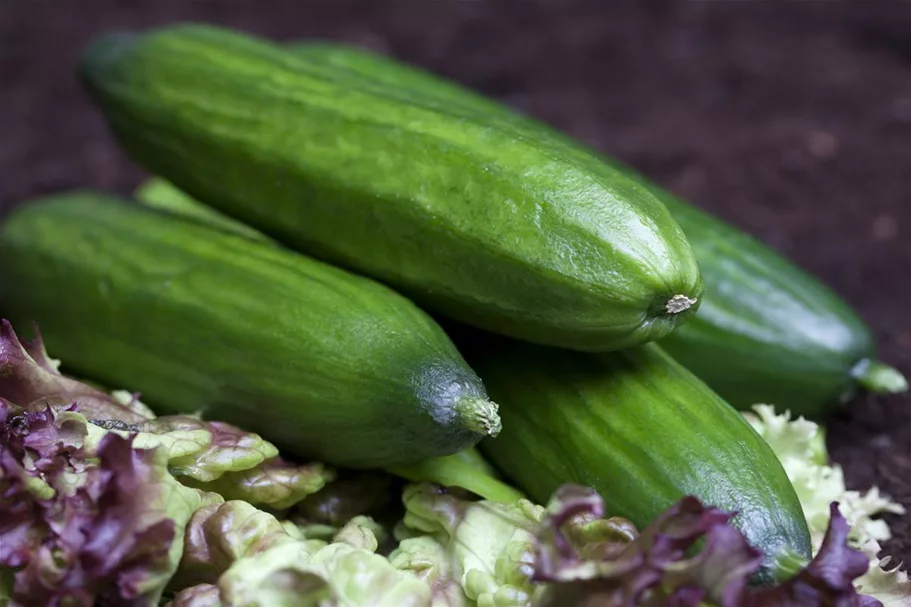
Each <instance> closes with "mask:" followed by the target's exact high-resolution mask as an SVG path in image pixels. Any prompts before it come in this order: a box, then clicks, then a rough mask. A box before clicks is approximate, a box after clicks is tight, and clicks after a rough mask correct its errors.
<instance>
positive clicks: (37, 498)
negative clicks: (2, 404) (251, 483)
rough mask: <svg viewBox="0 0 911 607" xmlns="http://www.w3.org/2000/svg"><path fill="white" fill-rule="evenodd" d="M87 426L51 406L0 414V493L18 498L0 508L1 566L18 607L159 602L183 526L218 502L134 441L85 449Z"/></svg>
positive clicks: (113, 439) (110, 440)
mask: <svg viewBox="0 0 911 607" xmlns="http://www.w3.org/2000/svg"><path fill="white" fill-rule="evenodd" d="M88 426H89V424H88V422H87V420H86V419H85V417H84V416H82V415H81V414H79V413H76V412H73V411H59V412H58V411H55V410H54V409H52V408H50V407H48V408H47V409H45V410H44V411H41V412H28V411H21V410H18V411H17V410H12V409H8V408H4V410H3V411H2V413H0V442H2V444H3V446H4V449H3V450H2V452H0V453H2V457H0V492H2V494H3V495H4V497H11V496H15V499H13V500H8V499H3V500H2V501H0V521H3V523H2V524H0V544H2V546H3V550H2V553H0V566H3V567H9V568H12V569H14V570H15V573H14V576H13V585H12V591H11V600H12V602H13V603H14V604H15V603H24V604H48V605H50V604H58V603H65V604H72V605H88V606H90V605H94V604H96V603H104V604H111V605H118V604H123V605H126V604H129V605H155V604H157V602H158V600H159V598H160V597H161V595H162V592H163V591H164V587H165V585H166V584H167V582H168V580H169V579H170V577H171V575H172V574H173V572H174V570H175V569H176V566H177V562H178V559H179V557H180V554H181V551H182V546H183V541H182V537H183V534H182V531H183V527H184V525H185V524H186V522H187V521H188V520H189V518H190V515H191V514H192V512H193V511H194V510H195V509H197V508H199V507H200V506H202V505H203V504H204V503H206V502H207V501H211V500H217V499H218V498H217V496H210V495H206V494H203V493H202V492H199V491H197V490H194V489H190V488H188V487H184V486H183V485H181V484H180V483H178V482H177V481H176V480H174V478H173V477H171V475H170V474H168V472H167V467H166V457H165V455H164V454H163V453H162V452H161V451H158V450H144V449H135V448H134V447H133V445H132V441H131V440H130V439H124V438H121V437H120V436H117V435H115V434H109V435H107V436H105V437H104V438H103V439H102V440H101V441H100V442H99V443H98V444H97V448H95V449H88V448H86V445H85V441H84V439H85V438H86V437H87V436H88V432H87V428H88ZM80 428H81V430H80ZM30 479H31V480H36V479H37V480H38V481H39V482H37V483H35V482H30Z"/></svg>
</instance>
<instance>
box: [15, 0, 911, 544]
mask: <svg viewBox="0 0 911 607" xmlns="http://www.w3.org/2000/svg"><path fill="white" fill-rule="evenodd" d="M177 20H202V21H211V22H216V23H221V24H225V25H229V26H234V27H239V28H243V29H246V30H249V31H252V32H257V33H260V34H264V35H268V36H270V37H274V38H277V39H280V40H288V39H293V38H297V37H319V38H331V39H337V40H344V41H348V42H351V43H355V44H360V45H364V46H367V47H371V48H373V49H375V50H379V51H383V52H386V53H389V54H391V55H393V56H395V57H398V58H400V59H403V60H407V61H410V62H413V63H416V64H418V65H421V66H423V67H426V68H429V69H431V70H433V71H435V72H437V73H440V74H442V75H445V76H448V77H450V78H452V79H454V80H457V81H460V82H462V83H464V84H467V85H468V86H471V87H473V88H475V89H478V90H480V91H483V92H485V93H487V94H489V95H491V96H494V97H497V98H499V99H502V100H503V101H505V102H507V103H509V104H512V105H514V106H516V107H518V108H520V109H522V110H524V111H526V112H529V113H531V114H534V115H536V116H538V117H539V118H542V119H544V120H546V121H548V122H550V123H552V124H555V125H557V126H559V127H561V128H563V129H564V130H566V131H568V132H569V133H571V134H573V135H575V136H577V137H579V138H580V139H582V140H585V141H586V142H589V143H591V144H593V145H594V146H596V147H597V148H600V149H601V150H603V151H606V152H608V153H610V154H613V155H615V156H617V157H619V158H620V159H622V160H624V161H626V162H627V163H630V164H632V165H633V166H635V167H637V168H638V169H639V170H640V171H642V172H644V173H645V174H647V175H649V176H651V177H652V178H653V179H655V180H656V181H657V182H658V183H661V184H663V185H665V186H667V187H668V188H670V189H672V190H674V191H676V192H677V193H679V194H681V195H683V196H684V197H685V198H687V199H689V200H692V201H694V202H696V203H698V204H700V205H703V206H704V207H706V208H708V209H711V210H712V211H714V212H716V213H717V214H719V215H720V216H722V217H724V218H726V219H728V220H730V221H731V222H733V223H735V224H738V225H740V226H742V227H743V228H744V229H746V230H748V231H749V232H752V233H753V234H755V235H757V236H758V237H760V238H761V239H762V240H764V241H765V242H767V243H768V244H770V245H772V246H774V247H776V248H778V249H779V250H781V251H783V252H784V253H785V254H787V255H788V256H789V257H791V258H792V259H793V260H795V261H796V262H798V263H799V264H801V265H802V266H803V267H805V268H807V269H809V270H810V271H812V272H814V273H816V274H817V275H819V276H820V277H822V278H823V279H824V280H825V281H827V282H828V283H829V284H830V285H831V286H832V287H833V288H834V289H835V290H836V291H837V292H838V293H840V294H841V295H842V296H844V297H845V298H846V299H847V300H848V301H850V302H851V303H852V304H853V305H854V306H856V307H857V309H858V310H859V311H860V313H861V315H862V316H863V317H864V318H865V319H866V320H867V321H868V322H869V324H870V325H871V326H872V327H873V329H874V330H875V332H876V334H877V336H878V339H879V343H880V348H881V354H882V358H883V359H884V360H886V361H888V362H889V363H892V364H895V365H897V366H898V367H899V368H900V369H902V370H903V371H904V372H905V373H906V374H911V314H909V304H911V244H909V242H908V241H909V236H911V205H909V192H911V5H903V4H902V3H898V2H895V3H887V2H883V3H879V4H877V3H867V2H856V3H850V2H818V3H793V4H788V5H784V4H778V3H772V2H688V3H671V2H645V1H643V2H640V3H637V4H635V5H633V4H631V3H630V4H623V3H607V2H596V1H592V2H572V1H570V0H566V1H559V0H550V1H544V2H522V3H509V4H507V3H503V2H489V3H484V2H480V1H468V0H465V1H461V2H457V1H430V0H410V1H402V2H393V1H380V0H373V1H369V0H368V1H364V2H350V1H344V0H324V1H322V2H320V1H315V2H307V1H303V0H299V1H265V0H259V1H254V0H251V1H241V0H234V1H231V0H223V1H221V2H215V1H210V2H204V1H192V0H148V1H145V2H139V1H133V2H129V1H120V2H117V1H114V0H107V1H101V0H79V1H74V0H57V1H51V0H0V211H5V210H8V209H9V208H11V207H12V206H13V205H15V204H17V203H18V202H20V201H21V200H23V199H25V198H28V197H32V196H36V195H39V194H44V193H48V192H53V191H56V190H62V189H66V188H71V187H74V186H93V187H98V188H106V189H112V190H117V191H120V192H123V193H127V192H129V191H130V190H131V189H132V188H133V187H134V186H135V185H136V184H137V183H138V182H139V181H140V179H141V178H142V176H143V173H142V172H141V171H140V170H139V169H138V168H136V167H135V166H133V165H132V164H131V163H130V162H129V160H128V159H127V158H126V157H125V156H124V155H123V154H122V153H121V152H120V151H119V150H118V148H117V147H116V146H115V144H114V142H113V140H112V138H111V136H110V135H109V134H108V132H107V130H106V128H105V126H104V124H103V122H102V119H101V117H100V115H99V114H98V113H97V112H96V111H94V110H93V108H92V107H91V106H90V105H89V103H88V101H87V99H86V97H85V96H84V95H83V94H82V92H81V91H80V89H79V86H78V84H77V82H76V79H75V77H74V66H75V63H76V61H77V56H78V54H79V51H80V49H81V48H82V47H83V45H84V44H85V43H86V41H87V39H88V38H89V37H90V36H92V35H93V34H95V33H97V32H99V31H101V30H104V29H108V28H117V27H128V28H145V27H149V26H154V25H160V24H164V23H169V22H173V21H177ZM829 442H830V448H831V450H832V453H833V454H834V457H835V459H836V460H837V461H839V462H840V463H841V464H842V465H843V466H844V468H845V471H846V475H847V479H848V482H849V484H850V485H851V486H853V487H855V488H858V489H863V488H866V487H868V486H869V485H871V484H872V483H876V484H877V485H879V486H880V488H881V489H883V490H884V491H886V492H887V493H889V494H891V495H892V496H893V497H895V498H896V499H898V500H899V501H901V502H903V503H904V504H905V505H906V506H911V398H909V397H908V396H907V395H905V396H900V397H891V398H880V397H866V398H862V399H860V400H858V401H856V402H854V403H852V404H851V405H850V406H849V408H848V409H847V410H846V411H844V412H842V413H840V414H838V415H837V416H836V418H835V419H833V420H832V423H831V427H830V431H829ZM909 519H911V516H906V517H904V520H899V519H898V517H893V518H892V520H891V522H892V523H893V529H894V531H895V534H896V537H895V539H894V540H892V541H891V542H889V543H888V544H887V546H886V548H887V551H888V552H889V553H892V554H895V555H896V556H897V557H898V558H900V559H903V560H904V561H906V562H909V561H911V520H909Z"/></svg>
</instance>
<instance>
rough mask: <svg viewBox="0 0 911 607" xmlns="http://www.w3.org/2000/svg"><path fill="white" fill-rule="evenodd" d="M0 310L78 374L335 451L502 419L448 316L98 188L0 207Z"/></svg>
mask: <svg viewBox="0 0 911 607" xmlns="http://www.w3.org/2000/svg"><path fill="white" fill-rule="evenodd" d="M0 314H4V315H8V317H9V318H10V319H11V320H12V321H13V322H14V323H15V324H17V325H18V326H27V325H28V324H29V323H31V322H33V321H35V322H37V323H38V324H39V326H40V327H41V331H42V334H43V336H44V338H45V341H46V343H47V345H48V348H49V350H50V351H51V352H53V353H54V354H55V355H57V356H60V357H61V358H63V359H64V360H66V361H67V363H68V364H69V365H71V366H72V368H73V369H74V370H76V371H77V372H78V373H79V374H80V375H85V376H87V377H91V378H94V379H96V380H98V381H101V382H103V383H105V384H107V385H112V386H129V387H130V389H132V390H137V391H139V392H141V393H142V396H143V400H144V401H145V402H148V403H149V404H150V405H152V406H153V407H155V408H157V409H159V410H161V411H179V412H197V411H198V412H202V413H203V415H205V416H206V417H211V418H215V419H220V420H224V421H227V422H230V423H234V424H237V425H239V426H241V427H243V428H245V429H249V430H251V431H255V432H258V433H260V434H262V435H263V436H264V437H265V438H267V439H269V440H271V441H273V442H275V443H276V444H277V445H278V446H279V447H280V448H282V449H283V450H285V451H286V452H288V453H291V454H296V455H299V456H302V457H312V458H316V459H319V460H320V461H325V462H328V463H332V464H335V465H339V466H348V467H358V468H367V467H369V468H382V467H388V466H398V465H412V464H417V463H419V462H420V461H422V460H425V459H428V458H432V457H438V456H446V455H451V454H453V453H456V452H458V451H460V450H462V449H464V448H466V447H469V446H471V445H474V444H475V443H476V442H477V441H478V440H479V439H480V438H481V437H483V436H485V435H489V434H496V432H498V431H499V418H498V417H497V413H496V405H495V404H493V403H491V402H490V401H489V400H488V399H487V395H486V393H485V391H484V387H483V385H482V383H481V381H480V380H479V379H478V377H477V375H476V374H475V373H474V372H473V371H472V370H471V369H470V368H469V367H468V366H467V364H466V363H465V361H464V360H463V359H462V357H461V356H460V355H459V353H458V352H457V351H456V349H455V347H454V346H453V345H452V342H451V341H450V340H449V339H448V337H447V336H446V334H445V333H444V332H443V330H442V329H441V328H440V327H439V325H437V324H436V323H435V322H434V321H433V320H432V319H431V318H430V317H429V316H427V315H426V314H425V313H424V312H422V311H421V310H419V309H418V308H417V307H416V306H415V305H414V304H412V303H411V302H410V301H408V300H407V299H405V298H404V297H402V296H400V295H398V294H396V293H394V292H393V291H391V290H390V289H388V288H387V287H384V286H382V285H379V284H377V283H375V282H373V281H372V280H369V279H366V278H362V277H359V276H355V275H353V274H350V273H348V272H346V271H344V270H340V269H338V268H335V267H332V266H329V265H326V264H324V263H322V262H318V261H315V260H312V259H309V258H307V257H304V256H301V255H298V254H296V253H292V252H290V251H287V250H285V249H282V248H280V247H276V246H273V245H270V244H262V243H258V242H255V241H252V240H250V239H248V238H246V237H241V236H237V235H233V234H230V233H227V232H222V231H218V230H213V229H211V228H208V227H206V226H203V225H199V224H198V223H195V222H192V221H186V220H183V219H180V218H177V217H175V216H173V215H168V214H165V213H161V212H157V211H154V210H150V209H145V208H143V207H140V206H138V205H129V204H124V202H123V201H121V200H117V199H113V198H110V197H107V196H105V195H102V194H96V193H89V192H85V193H74V194H69V195H59V196H55V197H50V198H48V199H46V200H41V201H37V202H33V203H30V204H26V205H23V206H22V207H21V208H20V209H19V210H18V211H17V212H15V213H14V214H13V215H11V216H10V217H9V218H8V219H7V220H6V221H5V222H4V223H3V224H2V225H0Z"/></svg>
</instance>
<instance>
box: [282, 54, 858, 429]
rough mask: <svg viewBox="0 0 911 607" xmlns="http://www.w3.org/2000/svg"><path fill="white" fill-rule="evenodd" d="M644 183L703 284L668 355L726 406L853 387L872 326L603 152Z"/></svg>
mask: <svg viewBox="0 0 911 607" xmlns="http://www.w3.org/2000/svg"><path fill="white" fill-rule="evenodd" d="M292 48H293V49H294V51H295V53H297V54H298V55H299V56H301V57H304V58H306V59H307V60H308V61H312V62H315V63H320V64H325V65H329V66H332V67H333V68H334V69H336V70H338V71H339V72H346V73H350V74H351V75H352V77H358V78H360V77H367V76H370V77H373V78H375V79H378V80H382V81H383V82H386V83H387V84H389V85H390V86H392V85H395V86H399V87H408V88H410V89H411V90H412V91H414V92H415V94H422V95H425V96H434V97H436V98H438V99H440V100H441V102H442V100H445V102H447V103H453V104H458V105H459V106H460V107H471V108H473V109H474V110H476V111H478V112H482V113H490V114H494V115H496V116H498V117H499V118H500V119H501V120H508V121H511V122H512V124H514V125H515V126H516V128H520V129H523V130H525V131H526V132H528V133H529V134H530V135H529V136H533V134H534V133H536V132H539V131H540V132H545V131H550V132H551V134H552V135H554V136H557V137H559V136H560V135H559V133H555V132H553V130H552V129H551V128H550V127H548V126H547V125H544V124H541V123H538V122H536V121H535V120H533V119H531V118H529V117H526V116H523V115H521V114H519V113H518V112H516V111H514V110H512V109H510V108H508V107H507V106H505V105H502V104H499V103H497V102H494V101H492V100H490V99H487V98H485V97H483V96H481V95H479V94H477V93H474V92H473V91H471V90H469V89H467V88H464V87H462V86H460V85H458V84H455V83H452V82H449V81H447V80H444V79H442V78H439V77H436V76H434V75H433V74H429V73H427V72H425V71H422V70H420V69H417V68H413V67H409V66H406V65H402V64H400V63H397V62H395V61H392V60H390V59H387V58H385V57H383V56H381V55H377V54H374V53H371V52H369V51H364V50H359V49H356V48H353V47H346V46H342V45H337V44H331V43H330V44H322V43H299V44H295V45H293V46H292ZM602 161H603V162H609V163H611V164H612V166H613V167H614V168H616V169H618V170H621V171H624V172H625V173H626V174H627V176H629V177H630V178H631V179H635V180H637V181H638V182H639V183H640V184H641V185H642V186H643V187H646V188H649V189H650V190H651V191H652V192H653V193H654V194H655V195H656V196H657V197H658V198H660V199H661V201H662V202H663V203H664V205H665V206H666V207H667V209H668V210H669V211H670V212H671V215H672V216H673V217H674V219H675V220H676V222H677V223H678V225H680V227H681V228H682V229H683V231H684V233H685V234H686V236H687V239H688V241H689V243H690V245H691V246H692V248H693V250H694V251H695V252H696V259H697V260H698V261H699V266H700V269H701V271H702V276H703V279H704V281H705V284H706V294H705V297H704V298H703V302H702V304H701V306H700V308H699V311H698V313H697V314H696V315H695V316H694V317H693V318H691V319H690V320H689V321H688V322H686V323H685V324H683V325H681V326H680V327H678V328H677V329H676V330H675V331H674V332H673V333H671V334H670V335H668V336H667V337H665V338H663V339H662V340H661V345H662V347H663V348H664V349H665V350H666V351H667V352H668V353H670V354H671V355H672V356H673V357H674V358H675V359H677V360H678V361H679V362H681V363H683V364H684V365H685V366H686V367H687V368H689V369H690V370H691V371H693V372H694V373H695V374H696V375H698V376H699V377H700V378H702V379H703V380H704V381H706V382H707V383H708V384H709V385H710V386H711V387H712V389H713V390H715V391H716V392H718V393H719V394H720V395H721V396H722V397H723V398H724V399H725V400H727V401H728V402H730V403H731V404H733V405H734V406H736V407H738V408H741V409H745V408H749V407H750V406H751V405H753V404H756V403H772V404H775V405H776V406H777V407H778V408H779V409H782V410H783V409H790V410H791V411H792V412H793V413H794V414H795V415H805V416H809V417H813V418H820V417H823V416H824V415H825V413H826V412H827V411H828V410H830V409H831V408H832V406H833V405H837V404H840V403H843V402H845V401H846V400H848V399H849V398H851V397H852V396H854V395H855V394H856V393H857V391H858V387H859V386H858V383H857V381H856V380H855V377H853V373H854V372H855V371H856V370H858V369H859V367H860V365H861V364H863V362H864V361H867V360H872V358H873V357H874V356H875V347H874V342H873V336H872V334H871V332H870V330H869V328H868V327H867V326H866V325H865V323H864V322H863V321H862V320H861V319H860V318H859V317H858V315H857V314H856V313H855V312H854V310H852V309H851V307H850V306H849V305H848V304H847V303H846V302H845V301H844V300H843V299H841V298H840V297H839V296H838V295H837V294H835V293H833V292H832V291H831V290H830V289H829V288H828V287H826V286H825V285H824V284H823V283H821V282H820V281H819V280H818V279H817V278H815V277H814V276H811V275H810V274H808V273H807V272H805V271H803V270H801V269H800V268H798V267H797V266H795V265H794V264H793V263H791V262H790V261H788V260H787V259H785V258H784V257H783V256H782V255H781V254H779V253H777V252H776V251H774V250H773V249H771V248H769V247H768V246H766V245H764V244H762V243H761V242H759V241H758V240H756V239H755V238H753V237H751V236H749V235H747V234H745V233H744V232H742V231H741V230H739V229H737V228H735V227H733V226H731V225H729V224H727V223H725V222H723V221H721V220H719V219H717V218H715V217H713V216H711V215H709V214H708V213H705V212H703V211H701V210H699V209H697V208H696V207H694V206H692V205H690V204H688V203H686V202H684V201H683V200H681V199H680V198H678V197H677V196H674V195H673V194H671V193H670V192H668V191H666V190H664V189H662V188H661V187H659V186H657V185H656V184H654V183H651V182H649V180H647V179H646V178H644V177H643V176H641V175H639V174H637V173H636V172H635V171H633V170H632V169H630V168H628V167H625V166H622V165H621V164H620V163H618V162H616V161H615V160H613V159H602Z"/></svg>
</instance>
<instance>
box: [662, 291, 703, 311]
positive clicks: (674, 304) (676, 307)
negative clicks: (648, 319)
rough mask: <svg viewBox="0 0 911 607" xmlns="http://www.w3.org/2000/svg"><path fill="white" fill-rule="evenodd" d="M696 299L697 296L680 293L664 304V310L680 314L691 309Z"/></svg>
mask: <svg viewBox="0 0 911 607" xmlns="http://www.w3.org/2000/svg"><path fill="white" fill-rule="evenodd" d="M696 301H697V299H696V298H695V297H687V296H686V295H682V294H679V293H678V294H677V295H674V296H673V297H671V298H670V299H668V300H667V303H666V304H664V311H665V312H667V313H668V314H680V313H681V312H683V311H685V310H689V309H690V308H691V307H692V306H693V304H695V303H696Z"/></svg>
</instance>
